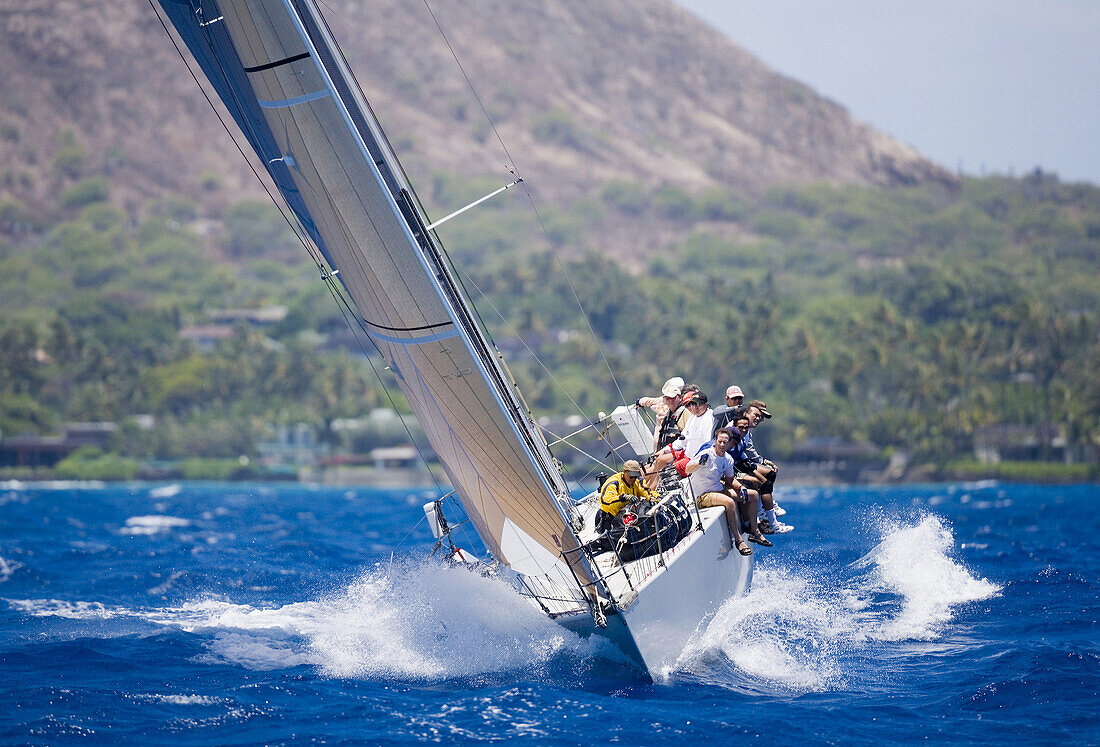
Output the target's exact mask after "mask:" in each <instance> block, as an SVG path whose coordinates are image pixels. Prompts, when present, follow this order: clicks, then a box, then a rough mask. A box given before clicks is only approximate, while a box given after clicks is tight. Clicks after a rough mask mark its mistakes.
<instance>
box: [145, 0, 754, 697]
mask: <svg viewBox="0 0 1100 747" xmlns="http://www.w3.org/2000/svg"><path fill="white" fill-rule="evenodd" d="M158 2H159V3H160V6H161V8H162V10H163V12H164V14H165V15H166V16H167V18H168V19H169V20H170V22H171V24H172V25H173V26H174V27H175V29H176V32H177V33H178V34H179V37H180V38H181V39H182V40H183V41H184V43H185V44H186V46H187V47H188V49H189V50H190V52H191V54H192V55H193V57H194V59H195V61H196V62H197V63H198V65H199V67H200V68H201V69H202V71H203V72H204V73H205V75H206V77H207V78H208V79H209V81H210V84H211V85H212V86H213V88H214V89H215V91H216V92H217V94H218V96H219V97H220V98H221V100H222V101H223V102H224V104H225V106H226V107H227V109H228V111H229V112H230V114H231V115H232V117H233V119H234V120H235V122H236V124H237V126H238V127H239V128H240V130H241V132H242V133H243V135H244V136H245V138H247V140H248V142H249V143H250V145H251V146H252V148H253V149H254V150H255V152H256V154H257V155H258V156H259V159H260V161H261V162H262V163H263V164H264V166H265V167H266V169H267V171H268V173H269V174H270V176H271V179H272V181H273V182H274V184H275V185H276V186H277V187H278V189H279V191H280V192H281V194H282V198H283V200H285V202H286V205H287V207H288V208H289V210H290V211H291V212H292V213H293V215H294V216H295V217H296V219H297V221H298V222H299V224H300V226H301V229H302V231H303V232H304V234H305V235H306V236H308V239H309V241H310V242H312V244H313V245H315V246H316V248H317V250H319V252H320V254H321V255H322V256H323V259H324V265H325V266H326V272H325V273H324V274H325V276H326V279H327V280H329V281H331V282H338V283H339V284H340V286H341V287H342V291H343V293H345V294H346V296H347V297H349V298H350V299H351V302H352V303H353V304H354V309H355V314H356V315H357V319H356V321H357V323H358V324H359V326H360V327H361V328H362V329H363V330H365V332H366V334H367V335H368V336H369V338H370V340H371V342H372V343H373V344H374V346H375V347H376V348H377V349H378V351H379V353H380V354H381V355H382V356H383V357H384V358H385V360H386V363H387V365H388V367H389V368H390V370H391V371H392V372H393V374H394V376H395V378H396V380H397V383H398V386H399V387H400V389H401V391H402V392H403V393H404V395H405V398H406V399H407V400H408V403H409V405H410V406H411V408H412V410H413V412H414V414H415V416H416V418H417V420H418V421H419V423H420V425H421V426H422V428H423V430H424V432H425V434H426V436H427V440H428V442H429V443H430V444H431V447H432V449H433V450H434V451H435V453H436V455H437V456H438V458H439V460H440V463H441V464H442V467H443V470H444V471H445V473H446V476H447V478H448V480H449V481H450V484H451V486H452V487H453V492H454V496H455V497H456V498H457V500H458V501H459V502H460V503H461V507H462V509H463V510H464V511H465V513H466V515H467V516H468V517H469V520H470V522H471V524H472V525H473V527H474V529H475V530H476V532H477V534H478V535H479V537H480V538H481V540H482V541H483V542H484V544H485V546H486V548H487V549H488V551H489V552H490V553H491V555H492V556H493V558H494V559H495V561H496V562H497V563H499V564H500V566H501V567H502V569H503V570H504V572H506V573H508V574H511V576H512V577H513V578H514V580H515V583H516V585H517V588H518V589H519V591H520V593H521V594H522V595H523V596H525V597H526V598H528V599H529V600H530V601H531V603H532V604H534V605H536V606H537V607H538V608H539V609H541V610H542V611H543V612H545V613H546V614H547V615H548V616H550V617H551V618H553V619H554V620H555V621H557V622H559V623H561V624H562V625H564V626H566V627H567V628H570V629H572V630H574V631H576V632H578V633H580V634H582V635H600V636H603V637H605V638H607V639H608V640H610V641H612V642H613V643H614V644H615V646H617V647H618V648H619V650H621V652H622V654H623V656H624V657H625V659H626V660H627V661H629V662H631V663H632V664H634V665H636V666H637V667H638V668H640V670H641V671H642V672H644V673H646V674H648V675H649V676H650V677H660V676H663V675H665V674H666V673H667V672H668V671H670V669H672V668H673V667H674V666H675V663H676V661H677V658H678V657H679V656H680V654H681V652H682V651H683V649H684V647H685V644H686V643H687V642H688V640H689V639H690V638H691V636H692V635H693V634H694V633H696V632H697V631H699V630H701V629H702V627H703V626H705V624H706V623H707V621H708V619H709V618H710V617H711V616H712V615H713V613H714V612H715V611H716V610H717V608H718V606H719V605H720V604H721V603H722V602H723V601H725V600H726V599H728V598H730V597H731V596H735V595H737V594H740V593H743V592H744V591H746V590H747V588H748V586H749V584H750V582H751V578H752V569H753V564H752V557H751V556H749V557H743V556H741V555H740V554H738V553H737V552H730V539H729V534H728V532H727V529H726V526H725V521H724V517H723V515H722V509H720V508H709V509H696V508H695V501H694V500H693V499H692V498H691V496H690V495H685V493H684V490H683V489H682V488H681V487H679V486H673V487H672V489H670V490H669V491H667V493H666V494H665V495H664V497H663V498H662V500H661V502H660V505H659V506H658V507H656V508H655V509H653V510H647V511H646V512H645V515H644V516H642V517H641V520H640V521H639V523H638V527H643V526H647V525H653V524H658V525H661V526H663V527H665V529H664V530H661V531H658V532H656V533H654V534H651V535H648V537H647V538H643V539H641V540H639V541H638V542H635V540H636V539H637V537H636V536H635V535H637V534H638V533H637V532H633V533H631V532H624V533H623V534H622V535H621V536H620V537H618V538H617V539H615V540H614V541H612V540H609V539H608V538H607V537H606V536H602V535H601V534H600V533H599V532H597V531H596V528H595V526H594V517H595V513H596V510H597V508H598V499H597V496H596V495H595V494H591V495H588V496H585V497H584V498H582V499H580V500H575V499H574V498H573V497H572V496H571V493H570V489H569V487H568V484H567V481H566V479H565V478H564V476H563V474H562V470H561V467H560V465H559V463H558V462H557V461H556V460H555V458H554V456H553V454H552V453H551V450H550V447H549V446H548V442H547V440H546V439H545V437H544V436H543V435H542V433H541V432H540V430H539V428H538V427H537V426H536V424H535V421H534V419H533V417H532V415H531V413H530V412H529V411H528V408H527V406H526V405H525V403H524V401H523V399H522V397H521V395H520V394H519V392H518V390H517V388H516V386H515V384H514V382H513V380H512V377H511V375H510V374H509V373H508V370H507V367H506V365H505V363H504V361H503V359H502V357H501V356H500V354H499V352H498V351H497V350H496V349H495V347H494V346H493V345H492V344H491V342H490V341H489V337H488V335H487V334H486V333H485V331H484V330H483V329H482V327H481V325H480V323H479V321H478V319H477V317H476V315H475V314H474V309H473V307H472V304H471V302H470V300H469V299H468V298H467V297H466V296H465V295H464V293H463V291H462V289H461V286H460V284H459V283H458V282H457V279H456V274H455V270H454V268H453V267H452V266H451V265H450V264H449V262H448V261H447V259H446V255H445V252H444V251H443V247H442V244H441V242H440V240H439V237H438V235H437V234H436V232H435V230H434V226H435V225H437V224H433V223H432V222H431V221H430V220H429V218H428V216H427V212H426V210H425V208H424V207H423V205H422V204H421V203H420V201H419V200H418V198H417V196H416V193H415V191H414V190H413V188H412V185H411V184H410V183H409V180H408V178H407V177H406V175H405V173H404V171H403V169H402V167H401V164H400V162H399V161H398V159H397V156H396V154H395V152H394V150H393V148H392V147H391V146H390V143H389V141H388V140H387V138H386V135H385V133H384V132H383V130H382V127H381V125H380V124H379V121H378V119H377V118H376V116H375V114H374V112H373V111H372V109H371V106H370V104H369V103H368V102H367V100H366V98H365V97H364V95H363V94H362V92H361V90H360V89H359V87H358V85H357V84H356V83H355V79H354V76H353V75H352V73H351V70H350V69H349V67H348V64H347V62H346V60H345V59H344V57H343V55H342V54H341V53H340V52H339V49H338V47H337V45H336V43H335V40H334V38H333V36H332V34H331V32H330V30H329V28H328V26H327V23H326V21H325V19H324V17H323V16H322V14H321V12H320V10H319V8H318V6H317V4H316V2H314V0H158ZM613 416H615V418H614V422H615V423H617V424H618V425H619V426H620V427H621V428H622V429H624V433H626V435H627V437H628V439H629V440H630V442H631V443H633V444H635V449H634V450H635V451H636V452H638V453H642V452H647V451H649V448H648V446H649V445H648V444H646V443H644V442H645V439H644V438H642V437H640V436H639V433H640V432H641V430H642V424H640V423H639V422H638V417H637V413H636V412H633V413H632V412H630V410H629V408H618V409H617V410H616V411H615V412H614V413H613ZM609 423H610V421H609ZM439 507H440V504H438V503H434V504H429V506H428V510H427V512H428V514H429V516H430V517H432V518H433V530H434V531H436V532H437V534H439V535H440V536H441V539H443V538H444V535H445V533H446V531H447V525H446V522H445V520H444V519H442V517H441V515H440V513H439ZM662 517H664V518H663V519H662ZM669 517H671V518H669ZM670 523H671V524H672V525H675V531H671V532H670V531H667V527H668V526H669V525H670ZM446 539H448V540H449V537H446ZM458 557H459V558H463V559H465V558H468V555H467V554H465V553H463V552H461V551H459V552H458Z"/></svg>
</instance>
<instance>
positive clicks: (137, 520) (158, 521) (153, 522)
mask: <svg viewBox="0 0 1100 747" xmlns="http://www.w3.org/2000/svg"><path fill="white" fill-rule="evenodd" d="M190 525H191V522H190V521H189V520H188V519H181V518H179V517H177V516H160V515H155V516H131V517H130V518H129V519H127V520H126V527H125V528H124V529H122V530H120V533H121V534H133V535H139V534H159V533H160V532H167V531H168V530H169V529H173V528H176V527H186V526H190Z"/></svg>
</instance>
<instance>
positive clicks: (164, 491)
mask: <svg viewBox="0 0 1100 747" xmlns="http://www.w3.org/2000/svg"><path fill="white" fill-rule="evenodd" d="M181 490H183V487H182V486H181V485H179V484H178V483H173V484H172V485H162V486H160V487H156V488H153V489H151V490H150V491H149V497H150V498H172V497H174V496H177V495H179V494H180V491H181Z"/></svg>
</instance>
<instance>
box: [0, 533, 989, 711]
mask: <svg viewBox="0 0 1100 747" xmlns="http://www.w3.org/2000/svg"><path fill="white" fill-rule="evenodd" d="M877 532H878V534H879V537H880V539H879V541H878V542H877V544H876V545H875V547H874V548H873V549H872V550H871V551H870V552H868V553H866V554H865V555H864V556H863V557H862V558H860V559H859V560H858V561H856V562H855V563H852V564H851V565H849V566H848V567H846V568H843V569H838V568H818V569H814V570H812V571H810V570H806V569H794V568H789V567H785V566H784V565H783V560H782V556H781V555H778V554H776V555H773V556H772V557H771V558H769V559H768V560H767V561H764V562H761V563H760V564H759V565H758V567H757V572H756V576H755V579H754V581H753V588H752V591H751V592H750V593H749V594H748V595H746V596H744V597H740V598H737V599H731V600H729V601H728V602H727V603H726V604H725V605H724V606H723V607H722V608H721V609H720V610H719V612H718V613H717V615H716V616H715V618H714V619H713V621H712V622H711V624H710V625H709V627H708V628H707V629H706V630H705V631H703V632H702V633H701V634H700V635H698V636H697V637H696V638H695V639H694V640H693V641H691V642H690V643H689V646H688V648H687V649H686V650H685V652H684V654H683V655H682V656H681V657H680V661H679V663H678V665H677V668H676V671H675V672H674V673H673V675H672V676H673V678H677V677H680V678H686V679H688V680H691V679H697V680H700V681H705V682H708V683H712V684H716V685H719V686H722V687H729V688H733V689H740V690H745V691H763V692H776V691H782V692H806V691H814V690H826V689H833V688H837V687H844V686H846V685H847V684H849V683H848V678H849V677H850V674H849V673H850V672H851V671H853V670H856V669H867V667H859V666H855V665H854V662H855V661H856V660H859V659H862V658H868V659H873V658H875V657H876V656H879V655H882V652H883V651H884V648H883V647H885V646H889V645H890V644H891V643H894V642H898V641H923V640H930V639H934V638H936V637H937V636H939V635H940V634H941V633H942V632H944V631H945V630H946V629H947V628H948V627H949V625H950V623H951V621H952V620H953V619H954V616H955V615H956V611H957V609H958V608H959V607H960V605H963V604H966V603H968V602H973V601H976V600H981V599H985V598H988V597H990V596H992V595H993V594H995V593H997V592H998V591H999V588H998V587H997V586H996V585H995V584H993V583H990V582H989V581H986V580H984V579H981V578H977V577H975V576H974V575H972V574H971V573H970V572H969V571H968V570H967V569H966V568H965V567H964V566H963V565H961V564H960V563H958V562H957V561H956V560H953V559H952V558H951V552H952V550H953V548H954V538H953V536H952V534H951V531H950V529H949V528H948V527H946V526H945V525H944V524H943V522H942V521H941V520H940V519H938V518H937V517H935V516H933V515H926V516H923V517H920V518H919V519H917V520H912V521H908V522H902V521H889V520H880V521H879V526H878V527H877ZM10 567H11V564H9V565H8V570H10ZM0 570H2V569H0ZM7 601H8V603H9V605H10V606H11V607H12V608H13V609H16V610H18V611H21V612H22V613H24V614H27V615H32V616H41V617H57V618H68V619H74V620H88V621H102V620H108V621H109V620H113V619H116V618H125V619H127V620H130V621H131V622H132V623H134V624H142V625H150V624H151V625H155V626H167V627H173V628H176V629H179V630H182V631H186V632H190V633H194V634H197V635H201V636H204V637H205V638H206V639H207V644H206V645H207V651H208V656H209V658H210V659H211V660H212V661H217V662H223V663H225V662H228V663H232V664H235V665H239V666H244V667H248V668H252V669H261V670H262V669H275V668H285V667H294V666H311V667H315V668H317V669H319V670H320V671H322V672H324V673H325V674H326V675H328V676H332V677H346V678H367V679H399V680H438V679H448V678H463V677H477V676H481V675H485V674H492V673H501V672H514V671H522V672H523V673H524V676H532V675H535V676H538V675H539V673H540V672H543V673H545V672H546V671H547V667H550V666H553V667H554V670H555V671H557V672H559V673H560V672H562V671H570V670H575V669H578V668H580V669H584V668H585V667H588V666H591V662H592V661H594V660H596V659H608V658H614V657H615V656H616V654H615V652H614V651H613V650H612V649H611V646H610V644H607V643H605V642H603V641H602V639H598V638H592V639H588V640H585V639H581V638H579V637H578V636H576V635H574V634H573V633H571V632H569V631H567V630H565V629H564V628H562V627H560V626H558V625H556V624H554V623H553V622H552V621H550V620H549V619H547V618H546V617H545V616H544V615H543V614H541V613H540V612H539V611H538V610H537V609H535V608H534V607H533V606H531V605H530V604H529V603H528V602H527V601H526V600H524V599H522V598H520V597H519V596H518V595H517V594H516V592H515V591H514V590H513V589H512V587H511V586H510V585H509V584H508V583H506V582H505V581H503V580H501V579H497V578H485V577H482V576H479V575H477V574H472V573H469V572H467V571H465V570H463V569H456V568H450V567H448V566H445V565H442V564H438V563H434V562H407V563H392V564H386V565H382V566H378V567H375V568H372V569H370V570H368V571H366V572H364V573H362V574H361V575H360V576H359V577H358V578H357V579H356V580H355V581H353V582H352V583H351V584H349V585H347V586H346V587H342V588H340V589H336V590H334V591H333V592H332V593H330V594H328V595H325V596H322V597H321V598H319V599H317V600H314V601H306V602H297V603H293V604H287V605H283V606H278V607H271V608H256V607H251V606H249V605H242V604H234V603H231V602H228V601H224V600H219V599H209V598H207V599H200V600H196V601H193V602H190V603H187V604H184V605H182V606H179V607H167V608H154V609H137V610H134V609H127V608H123V607H110V606H107V605H103V604H99V603H94V602H68V601H57V600H10V599H9V600H7ZM119 627H120V628H124V629H125V630H123V631H122V632H119V634H120V635H122V634H129V633H131V632H133V625H132V624H131V625H128V626H127V625H122V626H119ZM96 634H106V635H110V634H111V633H110V631H109V629H108V630H104V629H103V626H102V625H100V626H99V627H98V628H97V633H96ZM872 668H873V667H872Z"/></svg>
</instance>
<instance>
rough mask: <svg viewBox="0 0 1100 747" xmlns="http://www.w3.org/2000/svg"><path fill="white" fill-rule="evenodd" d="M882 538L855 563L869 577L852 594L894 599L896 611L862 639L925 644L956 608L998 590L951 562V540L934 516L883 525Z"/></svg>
mask: <svg viewBox="0 0 1100 747" xmlns="http://www.w3.org/2000/svg"><path fill="white" fill-rule="evenodd" d="M882 533H883V537H884V538H883V540H882V542H880V543H879V544H878V546H876V547H875V548H874V549H873V550H872V551H871V552H870V553H868V554H867V555H865V556H864V557H863V558H862V559H861V560H860V561H859V566H861V567H863V568H866V569H868V571H869V573H868V574H867V576H866V577H865V578H863V579H860V580H859V587H858V588H857V592H858V593H861V594H863V595H877V594H883V593H885V594H890V595H894V596H896V597H897V599H898V601H899V602H900V607H899V608H897V609H896V610H892V611H890V613H889V614H886V615H884V616H883V617H882V619H881V620H879V621H877V624H871V625H865V626H863V628H862V631H863V633H864V634H866V635H867V637H868V638H872V639H877V640H886V641H901V640H929V639H931V638H933V637H934V636H936V635H938V634H939V633H940V632H941V630H942V629H943V626H944V625H946V624H947V623H949V622H950V621H951V620H952V619H953V617H954V609H955V608H956V607H957V606H959V605H961V604H965V603H967V602H975V601H978V600H981V599H988V598H989V597H991V596H993V595H994V594H996V593H997V592H998V591H1000V587H999V586H998V585H997V584H994V583H991V582H990V581H987V580H985V579H983V578H976V577H975V576H973V575H972V574H971V573H970V571H969V570H967V569H966V568H965V567H964V566H963V565H961V564H960V563H958V562H957V561H955V560H953V559H952V558H951V556H950V552H951V550H952V549H953V548H954V545H955V538H954V536H953V535H952V533H951V530H950V529H948V528H947V527H946V526H944V524H943V523H942V522H941V521H940V519H938V518H937V517H935V516H932V515H928V516H925V517H924V518H923V519H921V520H920V521H919V522H918V523H917V524H916V525H914V526H902V525H899V524H896V523H886V524H885V525H884V527H883V532H882Z"/></svg>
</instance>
